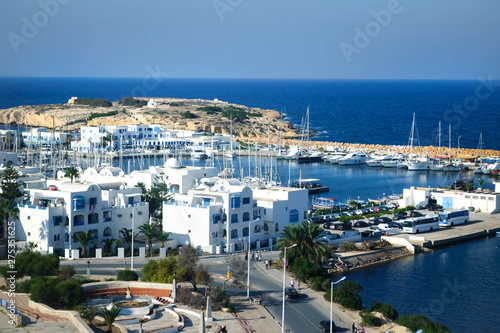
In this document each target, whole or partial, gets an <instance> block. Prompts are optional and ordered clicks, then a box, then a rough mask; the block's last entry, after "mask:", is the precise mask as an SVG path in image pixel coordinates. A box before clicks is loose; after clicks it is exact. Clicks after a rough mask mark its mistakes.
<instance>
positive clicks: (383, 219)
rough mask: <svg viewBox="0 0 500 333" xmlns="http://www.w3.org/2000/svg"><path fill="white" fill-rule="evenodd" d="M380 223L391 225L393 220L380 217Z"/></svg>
mask: <svg viewBox="0 0 500 333" xmlns="http://www.w3.org/2000/svg"><path fill="white" fill-rule="evenodd" d="M378 219H379V221H380V223H389V222H392V219H391V218H389V217H387V216H379V218H378Z"/></svg>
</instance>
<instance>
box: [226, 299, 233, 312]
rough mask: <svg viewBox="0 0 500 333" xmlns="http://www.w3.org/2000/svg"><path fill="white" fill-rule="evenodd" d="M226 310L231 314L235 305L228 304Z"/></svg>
mask: <svg viewBox="0 0 500 333" xmlns="http://www.w3.org/2000/svg"><path fill="white" fill-rule="evenodd" d="M226 308H227V309H228V310H229V312H234V305H233V303H231V302H229V301H228V302H227V303H226Z"/></svg>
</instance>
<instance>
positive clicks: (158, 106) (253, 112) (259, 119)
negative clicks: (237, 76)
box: [0, 97, 500, 158]
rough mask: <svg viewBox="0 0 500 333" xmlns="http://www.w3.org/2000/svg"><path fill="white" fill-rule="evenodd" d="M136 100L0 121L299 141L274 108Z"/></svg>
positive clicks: (13, 113) (465, 153)
mask: <svg viewBox="0 0 500 333" xmlns="http://www.w3.org/2000/svg"><path fill="white" fill-rule="evenodd" d="M135 100H138V101H141V104H143V105H140V106H127V105H122V104H121V103H120V101H117V102H113V103H111V106H109V107H96V106H87V105H78V104H73V103H71V100H70V103H68V104H46V105H22V106H18V107H13V108H9V109H0V123H3V124H11V125H23V126H31V127H47V128H52V127H53V126H54V127H55V128H56V129H62V130H69V129H74V128H75V129H80V127H82V126H98V125H129V124H159V125H163V126H164V127H166V128H172V129H174V128H175V129H184V130H191V131H202V132H211V133H222V134H229V133H230V132H231V120H232V133H233V135H234V136H235V137H236V139H240V140H242V141H245V142H246V140H250V141H251V142H253V143H261V144H266V143H268V142H271V143H276V141H277V138H278V135H279V134H280V132H281V137H282V138H283V141H282V145H283V146H291V145H301V144H302V141H301V140H299V135H298V131H297V129H296V127H295V126H294V124H292V123H289V122H285V121H280V113H279V112H278V111H276V110H268V109H260V108H250V107H247V106H244V105H239V104H233V103H228V102H223V101H219V100H203V99H184V98H165V97H145V98H135ZM148 102H149V105H148ZM92 115H99V116H98V117H95V116H93V117H92ZM280 128H281V131H280ZM310 146H311V147H313V148H315V149H319V150H326V149H328V148H329V147H331V148H336V149H339V150H342V151H355V150H363V151H365V152H375V151H376V152H379V153H402V154H409V153H410V149H409V147H408V146H402V145H379V144H376V143H374V144H357V143H345V142H327V141H315V140H314V139H312V142H311V143H310ZM447 152H448V150H447V149H445V150H443V154H447ZM413 153H417V154H427V155H429V156H434V155H436V154H437V153H438V148H437V147H434V146H425V147H413ZM476 154H477V151H476V150H475V149H465V148H461V149H460V150H458V149H456V148H455V149H452V155H453V158H473V157H475V155H476ZM481 156H500V152H499V151H496V150H482V151H481Z"/></svg>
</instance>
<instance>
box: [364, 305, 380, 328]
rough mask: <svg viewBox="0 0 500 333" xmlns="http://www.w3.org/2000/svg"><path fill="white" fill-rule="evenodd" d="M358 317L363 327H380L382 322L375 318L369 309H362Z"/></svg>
mask: <svg viewBox="0 0 500 333" xmlns="http://www.w3.org/2000/svg"><path fill="white" fill-rule="evenodd" d="M359 315H360V317H361V319H362V322H361V324H362V325H365V326H380V325H382V320H380V318H377V317H375V315H374V314H373V312H371V311H370V310H369V309H363V310H361V311H360V312H359Z"/></svg>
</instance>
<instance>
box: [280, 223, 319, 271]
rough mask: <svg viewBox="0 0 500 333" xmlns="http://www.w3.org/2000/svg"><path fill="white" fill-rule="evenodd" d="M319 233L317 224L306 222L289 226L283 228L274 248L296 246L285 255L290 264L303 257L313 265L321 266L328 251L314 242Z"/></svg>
mask: <svg viewBox="0 0 500 333" xmlns="http://www.w3.org/2000/svg"><path fill="white" fill-rule="evenodd" d="M320 233H321V229H320V228H319V226H318V225H317V224H309V223H307V222H302V223H300V224H295V225H293V224H290V225H287V226H286V227H285V228H283V231H282V233H281V237H280V238H279V239H278V243H277V244H276V247H277V248H278V249H283V248H284V247H285V246H287V247H288V246H291V245H293V244H297V246H295V247H293V248H292V249H291V250H290V252H289V253H288V254H287V256H288V258H289V261H290V262H293V260H294V259H295V258H299V257H303V258H305V259H307V260H308V261H311V262H313V263H315V264H321V263H322V262H323V261H324V260H325V259H326V255H327V252H328V250H327V247H326V246H325V245H323V244H319V243H318V242H317V241H316V237H318V236H319V234H320Z"/></svg>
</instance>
